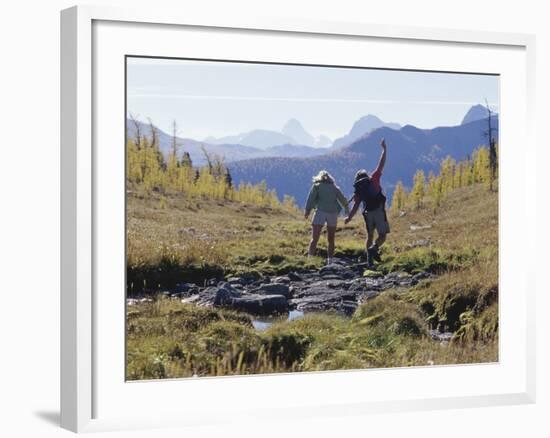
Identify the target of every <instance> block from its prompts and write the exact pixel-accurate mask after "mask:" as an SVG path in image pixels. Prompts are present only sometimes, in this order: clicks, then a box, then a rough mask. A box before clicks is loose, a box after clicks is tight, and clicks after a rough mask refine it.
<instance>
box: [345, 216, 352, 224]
mask: <svg viewBox="0 0 550 438" xmlns="http://www.w3.org/2000/svg"><path fill="white" fill-rule="evenodd" d="M349 221H351V218H350V217H349V216H346V217H345V218H344V223H345V224H349Z"/></svg>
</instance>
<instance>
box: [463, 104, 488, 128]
mask: <svg viewBox="0 0 550 438" xmlns="http://www.w3.org/2000/svg"><path fill="white" fill-rule="evenodd" d="M487 117H489V113H488V111H487V108H486V107H485V106H483V105H479V104H478V105H474V106H473V107H471V108H470V109H469V110H468V112H467V113H466V115H465V116H464V118H463V119H462V123H461V125H465V124H466V123H471V122H475V121H477V120H482V119H486V118H487Z"/></svg>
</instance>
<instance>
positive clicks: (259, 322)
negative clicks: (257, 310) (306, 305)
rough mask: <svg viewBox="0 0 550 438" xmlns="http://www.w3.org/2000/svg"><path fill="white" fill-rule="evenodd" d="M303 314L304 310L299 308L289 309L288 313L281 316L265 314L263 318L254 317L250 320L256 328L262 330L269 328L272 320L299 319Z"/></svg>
mask: <svg viewBox="0 0 550 438" xmlns="http://www.w3.org/2000/svg"><path fill="white" fill-rule="evenodd" d="M303 316H304V312H302V311H301V310H291V311H290V312H288V315H287V316H286V317H285V316H282V315H278V316H266V317H263V318H256V319H253V320H252V325H253V326H254V328H255V329H256V330H259V331H263V330H266V329H267V328H269V327H270V326H271V325H272V324H273V323H274V322H277V321H292V320H293V319H299V318H301V317H303Z"/></svg>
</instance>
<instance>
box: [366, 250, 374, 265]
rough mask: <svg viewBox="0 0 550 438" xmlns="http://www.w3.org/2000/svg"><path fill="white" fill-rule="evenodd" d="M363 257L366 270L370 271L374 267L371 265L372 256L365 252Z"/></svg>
mask: <svg viewBox="0 0 550 438" xmlns="http://www.w3.org/2000/svg"><path fill="white" fill-rule="evenodd" d="M365 257H366V260H365V263H366V267H367V268H368V269H372V268H373V267H374V264H373V263H372V256H371V255H370V253H369V251H368V250H367V252H366V253H365Z"/></svg>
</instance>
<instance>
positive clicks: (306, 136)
mask: <svg viewBox="0 0 550 438" xmlns="http://www.w3.org/2000/svg"><path fill="white" fill-rule="evenodd" d="M281 132H282V133H283V134H284V135H286V136H287V137H290V138H292V139H293V140H294V141H295V142H296V143H297V144H302V145H306V146H313V145H314V144H315V139H314V138H313V136H312V135H311V134H310V133H309V132H307V131H306V130H305V129H304V127H303V126H302V124H301V123H300V121H299V120H296V119H289V120H288V121H287V122H286V123H285V126H283V129H282V130H281Z"/></svg>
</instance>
